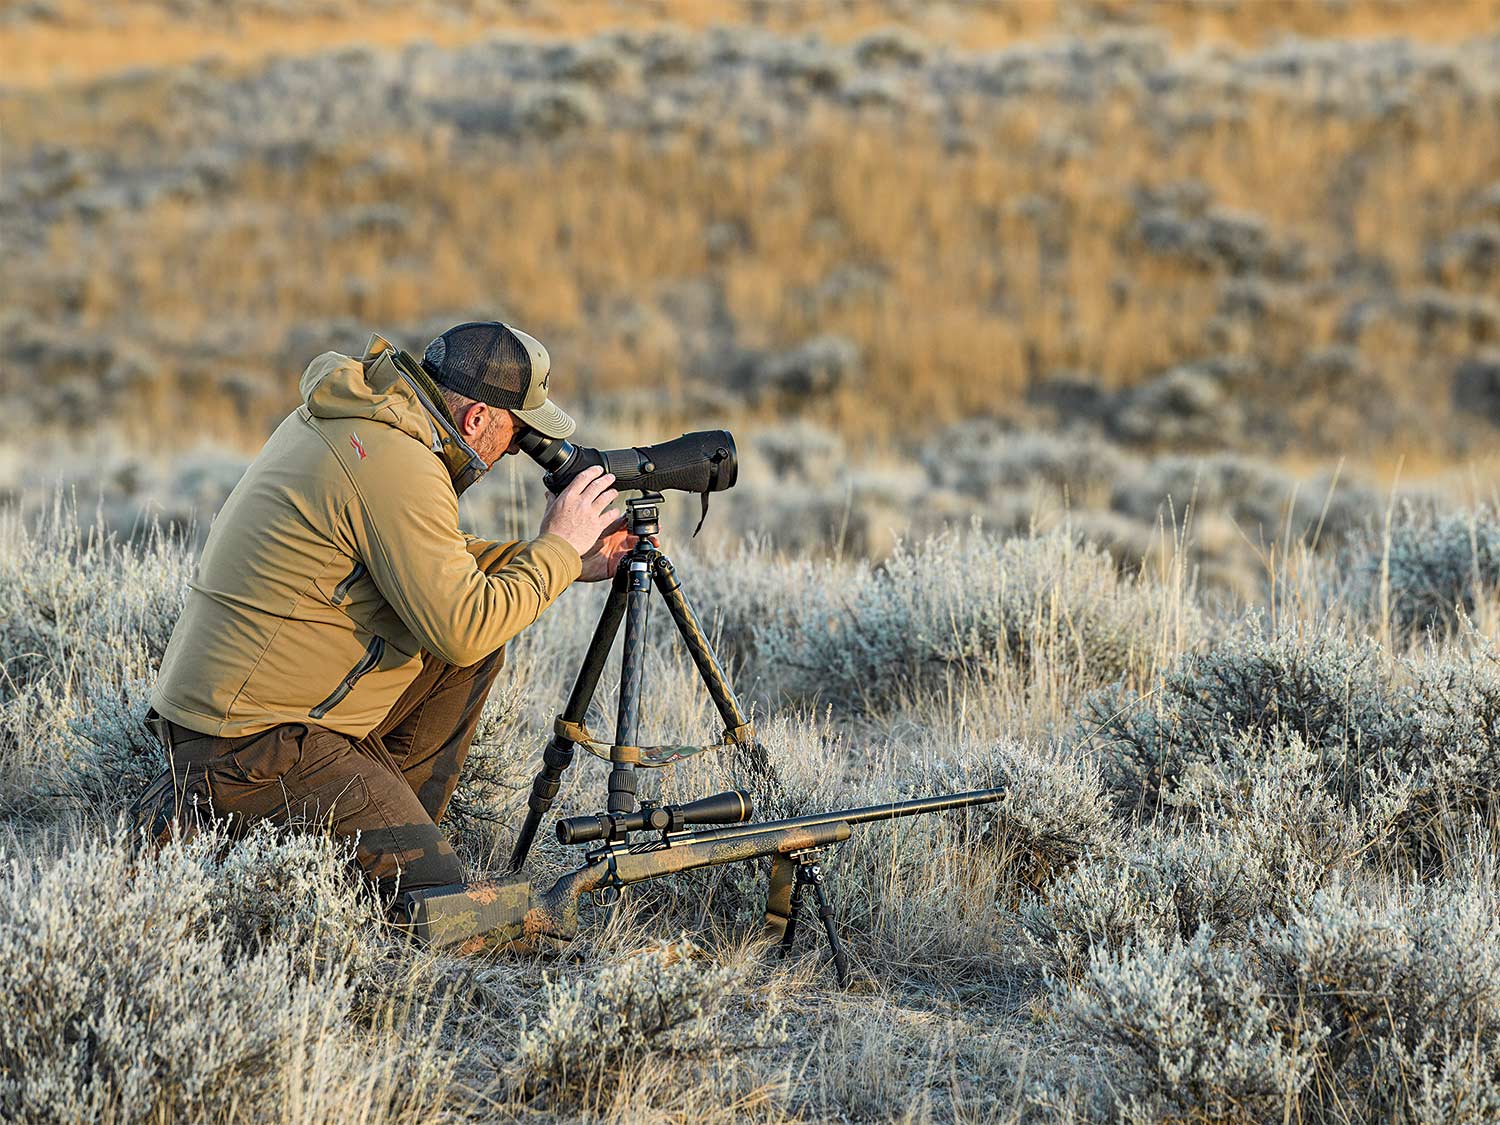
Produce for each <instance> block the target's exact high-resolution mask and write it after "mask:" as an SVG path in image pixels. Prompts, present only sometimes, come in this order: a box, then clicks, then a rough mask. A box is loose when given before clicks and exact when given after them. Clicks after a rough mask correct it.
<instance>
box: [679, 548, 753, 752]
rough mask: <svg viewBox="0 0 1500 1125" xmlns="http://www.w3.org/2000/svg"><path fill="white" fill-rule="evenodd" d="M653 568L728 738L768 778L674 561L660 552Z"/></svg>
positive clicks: (751, 729)
mask: <svg viewBox="0 0 1500 1125" xmlns="http://www.w3.org/2000/svg"><path fill="white" fill-rule="evenodd" d="M651 566H652V574H653V577H654V578H655V580H656V588H657V589H658V590H660V591H661V596H662V600H663V601H665V602H666V603H667V610H668V611H669V612H670V613H671V614H672V621H673V622H674V623H675V624H676V626H677V631H678V632H679V633H680V634H682V641H683V644H685V645H686V646H687V650H688V655H690V656H691V657H692V658H693V664H694V665H695V666H696V667H697V669H698V676H699V678H700V679H702V680H703V686H704V687H706V688H707V689H708V694H709V698H710V699H712V700H713V702H714V706H715V707H716V708H717V709H718V711H719V717H720V718H721V719H723V721H724V733H725V736H726V737H727V738H728V739H729V740H730V741H731V742H733V743H735V744H736V745H737V746H738V747H739V748H740V750H741V752H742V753H743V754H744V756H745V761H746V763H747V764H748V765H749V766H750V768H751V769H752V770H754V771H755V772H756V773H757V774H759V775H761V776H766V775H768V774H769V773H770V763H769V762H768V761H767V759H766V751H765V748H764V747H763V746H761V744H760V743H758V742H756V741H755V733H754V729H753V728H752V727H751V725H750V721H749V720H748V719H746V718H745V712H744V709H743V708H741V707H740V701H739V699H738V698H737V697H736V696H735V694H734V688H732V687H730V686H729V677H728V676H726V675H725V674H724V667H723V665H722V664H720V663H719V657H718V654H717V653H715V652H714V649H713V645H712V644H710V643H709V640H708V634H707V633H705V632H704V631H703V624H702V622H700V621H699V620H698V615H697V613H695V612H694V611H693V607H692V604H691V603H690V602H689V601H688V599H687V594H686V593H684V592H683V589H682V582H681V580H680V579H679V578H678V577H677V568H676V567H674V566H673V565H672V560H671V559H669V558H667V556H666V555H665V554H663V553H661V552H660V551H658V552H657V554H656V557H655V558H654V559H653V560H652V564H651Z"/></svg>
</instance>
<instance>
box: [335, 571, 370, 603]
mask: <svg viewBox="0 0 1500 1125" xmlns="http://www.w3.org/2000/svg"><path fill="white" fill-rule="evenodd" d="M364 573H365V564H364V563H362V562H357V563H355V564H354V569H353V570H351V571H350V572H349V574H348V576H347V577H345V578H344V580H343V581H342V582H340V583H339V584H338V585H337V586H335V587H334V588H333V604H334V605H338V604H339V603H340V602H342V601H343V600H344V598H345V597H347V596H348V594H349V587H350V586H353V585H354V584H355V583H356V582H358V581H359V580H360V579H361V578H362V577H363V576H364Z"/></svg>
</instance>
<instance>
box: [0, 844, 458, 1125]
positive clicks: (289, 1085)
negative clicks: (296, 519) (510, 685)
mask: <svg viewBox="0 0 1500 1125" xmlns="http://www.w3.org/2000/svg"><path fill="white" fill-rule="evenodd" d="M346 860H347V856H346V855H345V854H344V853H343V852H342V851H341V850H340V849H338V848H337V847H335V846H333V845H332V844H331V843H329V842H328V841H326V840H321V841H320V840H316V839H313V838H307V837H296V838H293V837H286V836H283V835H280V834H277V833H273V832H265V831H263V832H258V833H256V834H255V835H253V836H252V837H251V838H250V839H248V840H246V841H243V842H241V843H238V844H235V845H233V846H229V845H228V842H227V841H226V840H224V839H223V838H222V837H220V836H217V835H215V834H213V833H207V832H206V833H204V834H202V835H200V836H199V837H198V838H196V839H195V840H194V841H192V842H191V843H186V844H183V843H172V844H169V845H168V846H167V847H166V848H164V849H163V850H161V851H160V852H157V853H153V854H146V855H141V856H133V855H132V848H131V845H130V841H129V840H128V838H126V837H125V836H123V835H115V836H112V837H107V838H105V839H102V840H95V841H90V842H88V844H87V845H86V846H80V847H76V848H75V849H73V850H71V851H69V852H67V853H65V854H63V855H61V856H58V857H45V856H43V857H30V856H14V857H12V858H11V859H10V860H9V861H8V862H7V864H6V865H5V878H4V883H3V886H0V896H3V903H0V948H3V949H4V956H5V960H6V963H7V965H8V966H9V974H8V978H7V979H8V985H7V995H8V998H9V1003H8V1005H7V1012H6V1018H5V1019H4V1020H0V1064H3V1065H0V1074H3V1075H4V1077H3V1079H0V1116H5V1117H7V1118H10V1119H16V1120H27V1121H58V1122H65V1121H78V1120H94V1121H144V1120H158V1119H179V1118H180V1119H191V1120H198V1121H283V1120H287V1119H290V1118H292V1117H298V1118H299V1119H304V1120H320V1119H329V1118H331V1117H332V1116H333V1115H334V1114H337V1113H343V1112H346V1111H347V1110H348V1109H349V1107H350V1106H351V1105H355V1104H359V1103H360V1102H361V1101H362V1100H364V1099H368V1102H367V1103H366V1104H365V1105H363V1106H362V1107H361V1108H362V1109H363V1110H367V1111H368V1112H369V1113H370V1115H371V1117H372V1118H373V1119H378V1120H415V1119H419V1118H421V1117H422V1115H424V1114H427V1113H430V1112H431V1111H432V1109H433V1108H434V1106H435V1105H436V1104H437V1100H438V1099H439V1098H440V1097H441V1095H442V1092H443V1087H444V1086H445V1085H446V1083H447V1075H446V1067H445V1065H444V1064H442V1063H440V1062H437V1061H435V1060H434V1059H433V1057H432V1056H431V1055H430V1054H429V1053H427V1052H426V1051H425V1050H424V1039H425V1035H426V1033H425V1032H422V1031H420V1030H418V1029H417V1028H407V1029H406V1032H407V1033H409V1034H412V1036H413V1043H412V1044H411V1047H412V1049H408V1045H405V1044H402V1045H399V1046H398V1045H397V1044H396V1043H395V1042H392V1041H390V1040H385V1041H384V1042H379V1041H375V1040H365V1039H363V1038H362V1037H361V1036H360V1035H359V1034H358V1033H357V1028H356V1025H355V1023H354V1021H353V1017H354V1016H355V1015H356V1013H357V1011H358V1010H359V1006H358V995H359V993H360V991H361V990H362V988H366V987H368V986H369V980H368V976H369V973H370V972H371V968H370V966H371V965H373V957H372V954H371V953H370V952H369V950H368V948H367V946H368V943H369V941H370V936H369V935H370V928H371V925H372V923H373V922H374V920H375V918H376V917H377V915H376V914H375V913H374V911H373V909H372V907H371V905H370V903H369V900H368V899H367V898H366V897H365V895H364V893H363V892H362V891H361V890H360V889H359V887H358V886H357V884H356V883H355V882H354V881H353V880H352V879H351V877H349V876H348V875H347V873H346V871H345V861H346ZM409 1014H411V1015H415V1009H413V1010H412V1011H411V1012H410V1013H409ZM396 1022H397V1023H398V1024H399V1025H402V1026H404V1025H405V1022H406V1021H405V1019H400V1020H397V1021H396ZM385 1068H390V1069H389V1070H386V1069H385Z"/></svg>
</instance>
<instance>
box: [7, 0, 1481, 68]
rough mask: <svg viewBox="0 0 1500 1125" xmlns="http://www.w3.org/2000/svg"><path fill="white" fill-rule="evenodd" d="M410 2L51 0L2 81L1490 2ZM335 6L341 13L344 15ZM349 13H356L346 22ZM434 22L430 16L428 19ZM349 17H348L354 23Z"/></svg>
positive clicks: (1385, 18) (1332, 29) (1222, 34)
mask: <svg viewBox="0 0 1500 1125" xmlns="http://www.w3.org/2000/svg"><path fill="white" fill-rule="evenodd" d="M411 7H412V6H411V5H401V6H399V7H394V8H392V7H388V6H386V5H382V4H374V5H371V6H370V8H369V9H368V10H365V11H359V10H358V6H357V5H354V4H349V5H340V4H328V3H324V4H320V5H317V6H312V7H310V8H309V9H307V10H305V11H299V10H297V8H296V7H295V6H293V7H292V9H291V10H290V11H288V10H287V8H286V7H285V6H284V5H279V4H274V3H268V4H264V5H259V6H257V5H253V4H252V5H243V6H240V7H237V8H230V9H220V8H216V7H213V8H209V9H208V10H205V11H201V12H197V13H194V14H193V16H191V17H189V18H187V19H184V18H183V12H182V10H181V7H180V6H177V7H171V6H167V5H158V4H155V3H151V2H149V0H147V2H136V3H132V4H130V5H129V6H127V7H126V8H125V9H124V10H123V11H113V10H110V9H109V8H104V7H100V6H98V5H92V4H87V5H86V4H80V3H78V2H77V0H57V2H53V3H48V4H46V5H45V8H46V9H47V10H48V11H49V16H48V18H45V19H35V20H31V21H27V20H26V19H25V18H24V16H22V17H21V18H20V19H19V20H16V25H15V26H13V27H11V28H9V29H8V30H7V34H6V38H5V43H4V52H3V59H4V62H5V64H6V74H5V84H6V85H10V86H29V87H47V86H54V85H56V84H58V83H69V82H80V81H85V80H90V79H96V78H100V77H103V76H106V75H109V74H112V73H117V72H119V71H122V70H134V69H136V68H139V67H161V66H176V65H182V64H184V63H188V62H192V61H194V60H197V59H202V58H207V57H214V58H220V59H224V60H225V61H227V62H230V63H232V64H234V65H239V66H243V65H248V64H253V63H255V62H258V61H260V60H262V59H264V58H266V57H268V56H271V55H277V54H285V53H311V52H314V51H321V50H328V49H330V48H335V47H341V46H349V45H353V44H362V45H369V46H384V47H392V46H399V45H401V44H403V43H407V42H410V41H412V40H414V39H426V40H430V41H431V42H435V43H439V44H443V45H448V46H453V45H457V44H460V43H464V42H468V41H470V40H472V39H474V38H475V37H476V36H480V35H483V34H485V33H487V32H493V31H496V30H506V31H525V32H528V33H531V34H535V35H539V36H549V37H556V38H559V39H574V38H578V37H580V36H585V35H593V34H596V33H598V32H600V31H605V30H610V29H615V28H652V27H660V26H664V25H665V26H675V27H684V28H691V29H693V30H699V31H701V30H705V29H707V28H710V27H714V26H718V25H722V24H739V23H753V24H755V25H756V26H759V27H763V28H765V29H767V30H771V31H776V32H778V33H781V34H799V33H805V32H811V31H815V32H817V33H818V34H820V35H823V36H826V37H827V38H828V39H830V40H832V41H834V42H844V41H848V40H850V39H853V38H856V37H858V36H860V35H862V34H864V33H866V32H868V31H870V30H872V29H874V28H879V27H884V26H887V25H889V24H891V23H893V22H895V21H897V20H900V21H903V22H905V23H908V24H909V25H910V26H912V27H914V28H915V29H916V30H918V31H919V32H920V33H921V34H922V35H923V36H924V37H926V38H928V39H930V40H932V41H933V42H934V43H947V44H951V45H953V46H955V47H962V48H964V49H966V50H991V49H994V48H997V47H1005V46H1009V45H1011V44H1013V43H1016V42H1020V41H1023V40H1028V39H1037V38H1040V37H1043V36H1047V35H1056V34H1060V33H1068V32H1074V31H1077V30H1079V29H1080V28H1081V27H1087V26H1089V25H1091V24H1095V23H1103V24H1105V25H1108V24H1110V23H1115V24H1117V25H1118V26H1143V25H1144V26H1150V27H1157V28H1161V29H1162V30H1164V31H1166V32H1167V33H1168V34H1170V35H1171V36H1172V37H1173V38H1174V39H1175V40H1176V41H1178V42H1181V43H1185V44H1186V43H1233V44H1248V45H1253V44H1257V43H1261V42H1263V41H1264V40H1265V39H1266V38H1267V36H1270V35H1275V34H1286V35H1304V36H1314V37H1316V36H1327V35H1338V36H1341V37H1347V38H1378V37H1384V36H1390V35H1404V36H1411V37H1412V38H1415V39H1419V40H1421V41H1423V42H1429V43H1448V42H1454V41H1456V40H1459V39H1463V38H1465V37H1467V36H1470V35H1473V34H1476V33H1482V32H1486V31H1489V30H1493V28H1494V27H1495V26H1496V24H1497V22H1500V6H1497V4H1496V2H1495V0H1440V2H1434V3H1428V4H1423V5H1420V6H1415V5H1410V4H1404V3H1393V2H1391V0H1358V2H1356V3H1352V4H1351V3H1331V2H1321V0H1253V2H1252V0H1238V2H1236V3H1228V4H1225V3H1204V2H1201V0H1197V2H1195V0H1177V2H1175V3H1174V2H1162V0H1144V2H1143V0H1000V2H995V3H974V2H972V0H970V2H968V3H963V4H958V5H945V6H944V8H943V9H942V10H940V11H936V12H934V11H930V10H928V8H927V6H926V5H923V4H920V3H899V2H897V3H892V2H890V0H886V2H881V0H859V2H857V3H853V4H832V3H827V2H824V0H819V2H813V3H796V4H774V3H769V4H768V3H765V2H764V0H761V2H757V0H631V2H629V3H621V2H620V0H567V2H566V3H554V4H545V5H538V4H531V3H505V2H504V0H497V2H493V3H488V4H487V3H484V2H483V0H479V2H475V0H437V2H436V3H430V4H428V5H427V9H428V10H426V11H420V12H413V11H411ZM340 8H344V9H345V10H344V11H343V12H342V13H341V12H340V11H339V9H340ZM356 13H357V14H356ZM435 16H436V18H434V17H435ZM351 17H353V18H351Z"/></svg>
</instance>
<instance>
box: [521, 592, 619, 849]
mask: <svg viewBox="0 0 1500 1125" xmlns="http://www.w3.org/2000/svg"><path fill="white" fill-rule="evenodd" d="M628 579H629V575H628V574H627V572H626V570H625V568H624V567H621V568H620V569H619V570H617V571H616V572H615V578H614V582H613V583H612V584H611V586H610V588H609V597H608V598H607V599H606V600H605V602H604V608H603V610H601V611H600V613H599V623H598V624H597V625H596V626H595V627H594V636H593V638H592V639H591V640H590V641H589V647H588V651H587V652H585V653H584V656H583V664H582V665H580V666H579V669H578V676H577V678H575V679H574V681H573V690H572V692H571V693H570V694H569V696H568V703H567V706H566V707H564V708H563V713H562V715H561V716H560V718H561V719H562V720H563V721H564V722H567V723H571V724H573V725H574V726H582V725H583V721H584V719H585V718H586V717H587V715H588V709H589V704H590V703H591V702H592V701H593V698H594V691H595V690H596V689H597V688H598V686H599V677H600V676H601V675H602V674H603V673H604V665H605V662H606V661H608V659H609V650H610V648H611V647H612V646H613V645H614V643H615V634H616V633H618V632H619V631H620V621H621V620H622V619H623V618H624V616H625V592H626V585H627V583H628ZM576 745H577V744H576V743H575V742H573V740H572V739H570V738H567V737H565V736H564V735H563V734H561V733H560V732H554V733H553V735H552V738H551V739H550V740H549V741H548V743H547V745H546V747H545V748H544V749H543V750H542V768H541V770H540V771H539V772H538V773H537V775H536V777H535V778H534V779H533V780H532V782H531V794H530V796H528V797H527V799H526V819H525V820H524V821H522V823H521V831H520V834H519V835H518V836H517V837H516V844H515V847H514V848H512V849H511V853H510V873H511V874H512V875H514V874H515V873H516V872H518V871H520V870H521V868H522V866H523V865H524V864H525V863H526V857H527V856H528V855H529V854H530V853H531V844H532V841H533V840H535V839H536V830H537V828H538V827H539V826H540V825H541V823H542V817H544V816H545V815H546V814H547V811H548V810H549V809H551V808H552V801H553V799H554V798H555V797H556V796H557V791H558V790H559V789H560V788H561V787H562V778H563V774H564V773H565V772H566V771H567V768H568V767H569V766H570V765H572V764H573V748H574V747H575V746H576Z"/></svg>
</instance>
